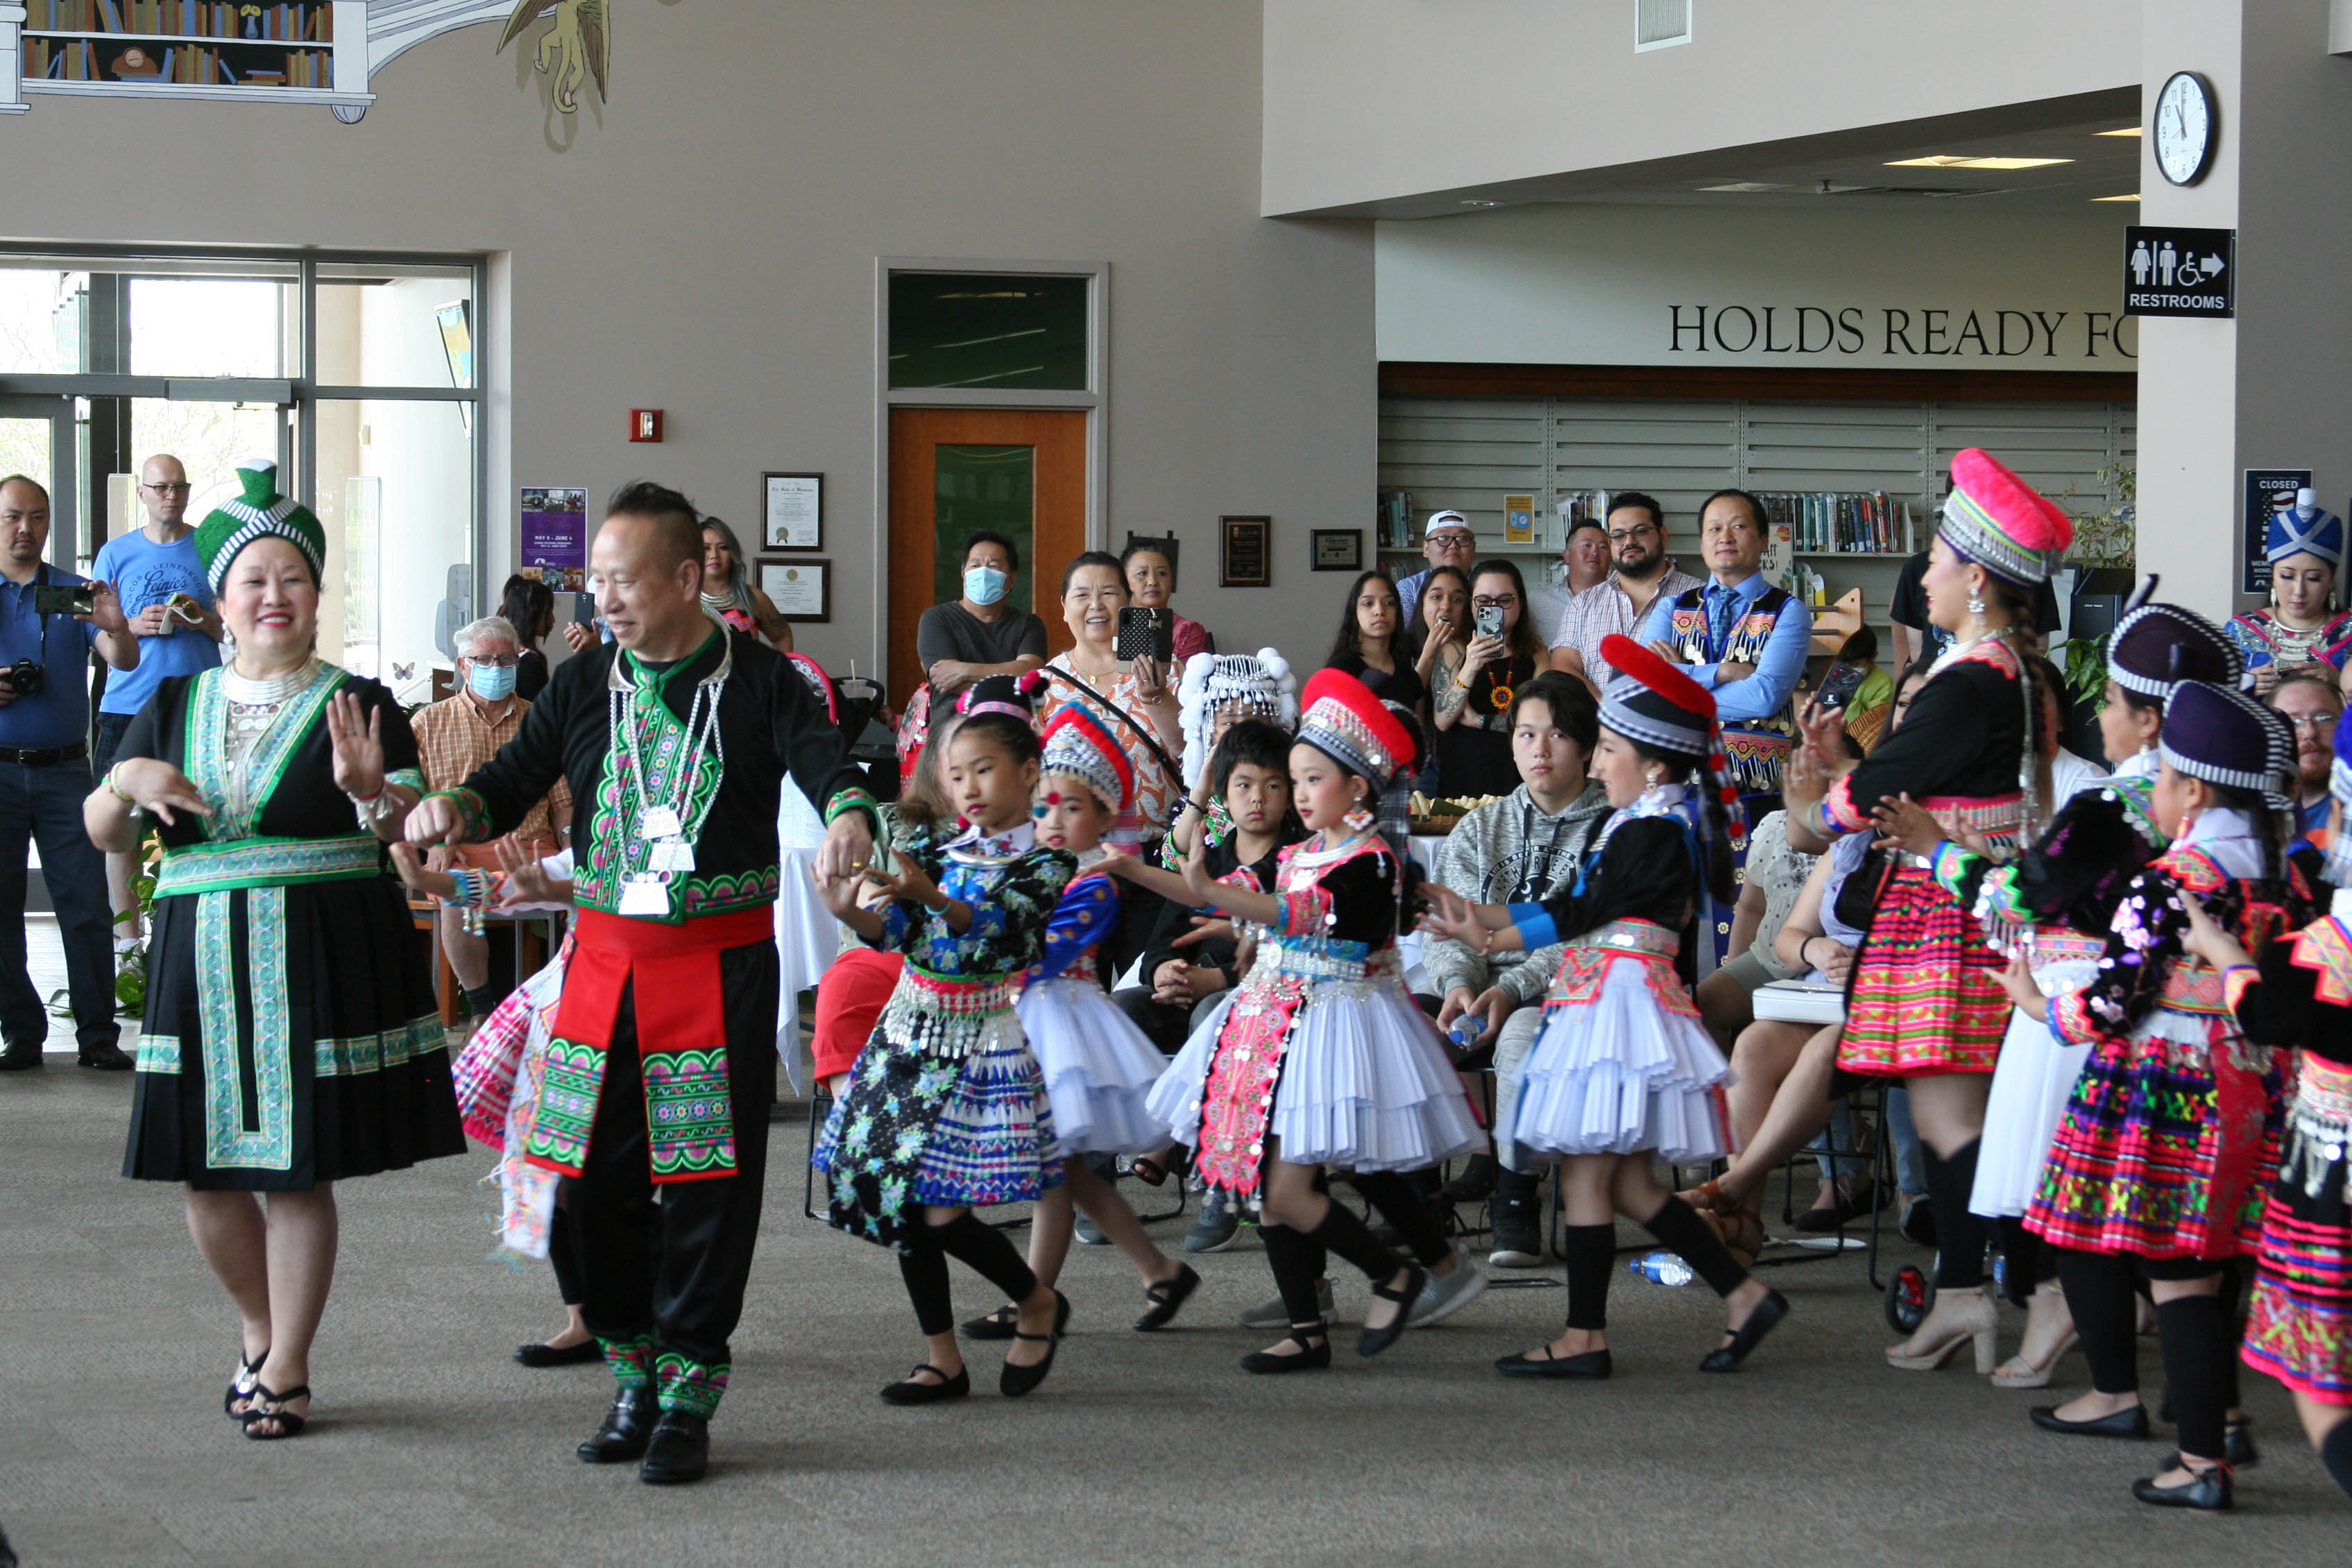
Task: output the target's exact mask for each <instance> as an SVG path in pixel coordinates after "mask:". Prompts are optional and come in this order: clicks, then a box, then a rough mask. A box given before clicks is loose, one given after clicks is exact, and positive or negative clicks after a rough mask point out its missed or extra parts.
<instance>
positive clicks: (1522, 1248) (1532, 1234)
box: [1486, 1213, 1544, 1268]
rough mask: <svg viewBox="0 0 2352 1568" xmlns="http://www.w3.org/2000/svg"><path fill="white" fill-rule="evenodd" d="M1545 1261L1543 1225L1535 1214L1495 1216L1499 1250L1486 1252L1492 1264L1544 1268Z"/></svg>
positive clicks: (1491, 1265)
mask: <svg viewBox="0 0 2352 1568" xmlns="http://www.w3.org/2000/svg"><path fill="white" fill-rule="evenodd" d="M1543 1260H1544V1239H1543V1227H1542V1226H1539V1225H1538V1224H1537V1223H1536V1221H1535V1218H1534V1216H1533V1215H1517V1214H1510V1213H1503V1214H1498V1215H1496V1216H1495V1249H1494V1250H1493V1251H1492V1252H1490V1253H1488V1254H1487V1255H1486V1262H1487V1265H1488V1267H1490V1268H1542V1267H1543Z"/></svg>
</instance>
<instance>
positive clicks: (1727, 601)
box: [1706, 583, 1739, 658]
mask: <svg viewBox="0 0 2352 1568" xmlns="http://www.w3.org/2000/svg"><path fill="white" fill-rule="evenodd" d="M1738 606H1739V596H1738V595H1736V594H1734V593H1733V592H1732V591H1731V590H1730V589H1728V588H1727V587H1725V586H1724V585H1723V584H1720V583H1710V584H1707V585H1706V644H1707V651H1708V652H1710V653H1712V654H1714V655H1715V656H1716V657H1717V658H1722V657H1723V652H1724V645H1725V644H1726V643H1727V641H1728V640H1729V639H1730V637H1731V622H1732V618H1733V612H1734V611H1736V610H1737V609H1738Z"/></svg>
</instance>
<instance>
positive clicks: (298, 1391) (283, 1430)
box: [237, 1380, 310, 1443]
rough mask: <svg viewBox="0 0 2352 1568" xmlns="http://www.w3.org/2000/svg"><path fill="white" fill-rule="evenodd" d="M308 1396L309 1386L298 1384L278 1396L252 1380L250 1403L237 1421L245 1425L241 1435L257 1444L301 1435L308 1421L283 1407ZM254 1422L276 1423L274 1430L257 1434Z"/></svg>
mask: <svg viewBox="0 0 2352 1568" xmlns="http://www.w3.org/2000/svg"><path fill="white" fill-rule="evenodd" d="M308 1398H310V1384H307V1383H304V1384H296V1385H295V1386H294V1387H292V1388H289V1389H288V1390H287V1391H286V1392H285V1393H283V1394H280V1393H278V1391H277V1390H275V1389H273V1388H270V1387H269V1386H268V1385H267V1384H263V1383H261V1382H259V1381H258V1380H256V1382H255V1383H254V1385H253V1403H252V1404H250V1405H247V1406H246V1407H245V1414H244V1415H240V1416H239V1417H237V1419H238V1420H239V1421H241V1422H242V1423H243V1424H244V1426H245V1435H246V1436H248V1437H250V1438H252V1439H253V1440H254V1441H255V1442H257V1443H274V1442H276V1441H278V1439H279V1438H280V1437H299V1436H301V1435H302V1428H303V1427H305V1426H309V1425H310V1417H309V1416H308V1415H296V1414H295V1413H294V1412H292V1411H291V1410H289V1409H287V1408H286V1406H287V1405H290V1404H292V1403H293V1402H294V1401H295V1400H298V1399H308ZM258 1421H275V1422H277V1423H278V1430H277V1431H275V1432H257V1431H255V1430H254V1429H253V1427H254V1424H255V1423H256V1422H258Z"/></svg>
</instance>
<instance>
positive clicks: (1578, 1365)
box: [1495, 1345, 1617, 1383]
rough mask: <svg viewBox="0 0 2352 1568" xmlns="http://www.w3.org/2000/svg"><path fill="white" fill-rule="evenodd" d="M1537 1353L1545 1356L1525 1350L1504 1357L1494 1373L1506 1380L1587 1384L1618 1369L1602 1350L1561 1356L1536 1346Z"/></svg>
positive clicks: (1545, 1346) (1497, 1363)
mask: <svg viewBox="0 0 2352 1568" xmlns="http://www.w3.org/2000/svg"><path fill="white" fill-rule="evenodd" d="M1536 1350H1537V1351H1541V1352H1544V1353H1542V1354H1541V1355H1538V1354H1537V1353H1536V1352H1535V1351H1527V1352H1522V1353H1520V1354H1518V1355H1507V1356H1504V1357H1501V1358H1500V1359H1498V1360H1497V1361H1496V1363H1495V1370H1496V1372H1499V1373H1502V1374H1503V1375H1504V1376H1505V1377H1552V1378H1568V1379H1576V1380H1581V1381H1583V1382H1587V1383H1600V1382H1602V1381H1604V1380H1606V1379H1607V1378H1608V1376H1609V1374H1610V1373H1613V1372H1615V1371H1616V1370H1617V1367H1616V1363H1614V1362H1612V1361H1611V1360H1610V1359H1609V1352H1607V1351H1605V1350H1600V1351H1586V1352H1584V1353H1583V1354H1582V1355H1562V1356H1556V1355H1553V1354H1552V1353H1551V1347H1550V1346H1549V1345H1538V1346H1537V1347H1536Z"/></svg>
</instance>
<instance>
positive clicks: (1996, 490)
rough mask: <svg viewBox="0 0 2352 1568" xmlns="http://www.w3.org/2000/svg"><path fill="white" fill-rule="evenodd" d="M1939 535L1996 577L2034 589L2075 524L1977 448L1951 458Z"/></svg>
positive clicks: (2071, 537) (2071, 535) (2063, 548)
mask: <svg viewBox="0 0 2352 1568" xmlns="http://www.w3.org/2000/svg"><path fill="white" fill-rule="evenodd" d="M1936 532H1937V536H1938V537H1939V538H1941V539H1942V540H1943V542H1945V543H1947V544H1948V545H1950V546H1951V547H1952V548H1953V549H1954V550H1955V551H1957V552H1959V555H1960V558H1961V559H1962V560H1964V561H1973V562H1975V563H1977V564H1978V565H1979V566H1981V567H1983V568H1984V569H1985V570H1986V571H1988V572H1990V573H1991V574H1993V575H1994V576H1996V577H2000V578H2002V579H2004V580H2006V581H2008V582H2011V583H2015V584H2021V585H2022V586H2025V587H2032V586H2033V585H2034V584H2037V583H2047V582H2048V581H2050V574H2051V572H2052V571H2053V570H2054V569H2055V568H2056V566H2057V564H2058V558H2059V557H2060V556H2061V555H2063V554H2064V553H2065V552H2066V547H2067V546H2068V545H2069V544H2072V543H2073V542H2074V520H2072V519H2071V518H2069V517H2068V516H2067V515H2066V514H2065V513H2064V512H2063V511H2061V510H2058V509H2057V508H2056V507H2055V506H2053V505H2052V504H2051V503H2050V502H2049V501H2047V500H2043V499H2042V494H2041V492H2040V491H2038V490H2036V489H2034V488H2033V487H2032V485H2029V484H2027V483H2026V482H2025V481H2024V480H2023V479H2019V478H2018V477H2017V476H2016V475H2015V474H2014V473H2012V472H2011V471H2010V469H2009V467H2008V465H2006V464H2004V463H2003V462H2002V461H2001V460H2000V458H1996V457H1994V456H1993V455H1992V454H1991V453H1990V452H1988V451H1985V450H1984V449H1982V448H1981V447H1969V448H1968V449H1966V450H1965V451H1961V452H1957V453H1955V454H1953V457H1952V493H1951V494H1950V495H1949V496H1948V497H1946V498H1945V500H1944V520H1943V521H1942V522H1940V523H1938V524H1937V528H1936Z"/></svg>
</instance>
